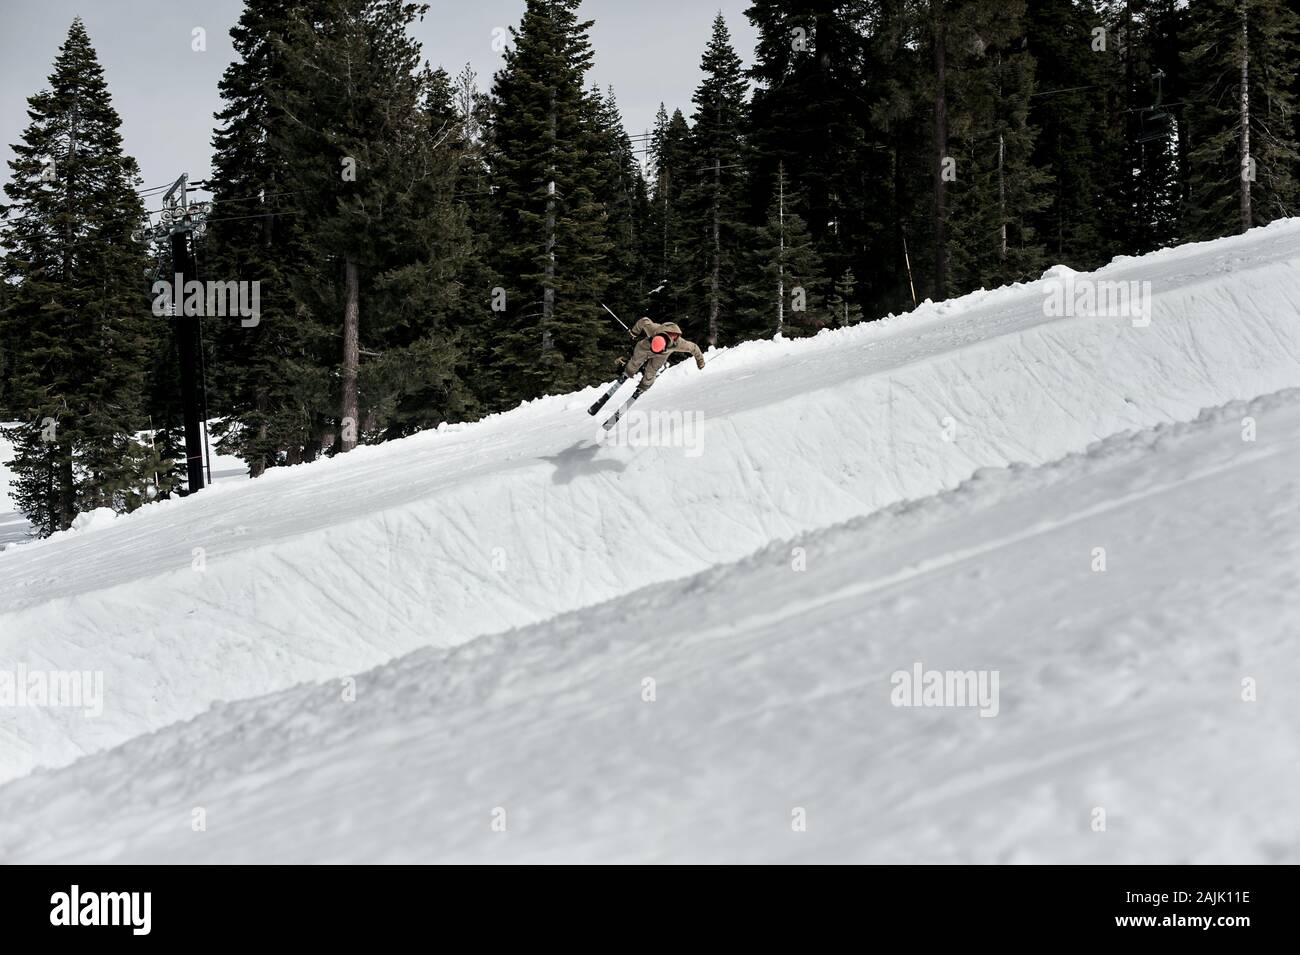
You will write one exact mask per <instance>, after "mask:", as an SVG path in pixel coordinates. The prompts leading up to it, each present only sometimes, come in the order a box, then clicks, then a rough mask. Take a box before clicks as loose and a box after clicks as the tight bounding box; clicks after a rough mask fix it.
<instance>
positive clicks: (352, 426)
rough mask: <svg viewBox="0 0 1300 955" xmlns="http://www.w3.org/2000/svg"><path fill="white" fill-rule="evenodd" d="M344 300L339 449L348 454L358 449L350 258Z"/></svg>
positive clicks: (353, 266)
mask: <svg viewBox="0 0 1300 955" xmlns="http://www.w3.org/2000/svg"><path fill="white" fill-rule="evenodd" d="M343 274H344V283H345V285H346V287H347V298H346V301H345V302H344V304H343V407H342V414H341V417H342V422H341V424H342V429H343V431H342V435H341V438H342V440H341V441H340V449H341V450H343V451H351V450H352V449H353V448H355V447H356V446H357V368H358V367H359V365H360V361H361V359H360V354H359V351H360V329H359V327H358V326H359V321H360V302H359V297H360V293H359V291H358V288H357V262H356V259H354V258H353V257H352V256H351V255H349V256H348V257H347V258H346V259H345V260H344V264H343Z"/></svg>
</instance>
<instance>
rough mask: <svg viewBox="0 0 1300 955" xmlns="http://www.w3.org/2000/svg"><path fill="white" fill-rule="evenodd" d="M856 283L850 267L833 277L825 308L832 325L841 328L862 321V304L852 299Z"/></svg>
mask: <svg viewBox="0 0 1300 955" xmlns="http://www.w3.org/2000/svg"><path fill="white" fill-rule="evenodd" d="M856 285H857V279H856V278H854V276H853V270H852V269H847V270H845V271H844V272H843V273H842V274H841V275H839V276H838V277H837V278H836V279H835V284H834V286H833V288H832V291H831V294H830V295H828V296H827V298H826V310H827V312H828V313H829V316H830V321H831V324H832V325H836V326H839V327H840V328H843V327H845V326H847V325H856V324H857V323H858V322H860V321H862V306H860V305H858V304H857V302H856V301H855V300H854V291H855V288H856Z"/></svg>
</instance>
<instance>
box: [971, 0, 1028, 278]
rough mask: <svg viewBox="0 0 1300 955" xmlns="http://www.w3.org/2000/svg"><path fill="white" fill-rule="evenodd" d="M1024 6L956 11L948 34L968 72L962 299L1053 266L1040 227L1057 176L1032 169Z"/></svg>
mask: <svg viewBox="0 0 1300 955" xmlns="http://www.w3.org/2000/svg"><path fill="white" fill-rule="evenodd" d="M1024 10H1025V6H1024V3H1023V2H1019V0H1009V2H1006V0H998V2H996V3H994V2H991V0H979V2H971V3H967V4H964V5H962V6H960V7H958V9H957V11H956V12H955V14H954V16H953V18H952V20H951V22H950V24H949V28H948V38H949V42H950V43H953V44H954V49H952V50H950V51H949V62H952V63H959V64H960V65H961V67H962V68H961V69H960V70H954V71H953V72H952V74H951V76H950V93H949V115H948V119H949V129H950V136H951V144H952V152H953V154H954V158H956V166H955V168H956V170H957V176H956V179H955V181H953V182H952V183H950V190H951V193H950V194H951V205H950V209H949V218H950V222H949V226H950V229H951V238H952V248H951V252H950V261H951V266H952V273H951V284H952V289H951V291H953V292H957V293H961V292H965V291H968V290H970V289H975V288H981V287H995V286H998V285H1004V284H1007V283H1009V282H1014V281H1022V280H1025V279H1029V278H1037V277H1038V275H1039V274H1041V272H1042V270H1043V267H1044V265H1045V262H1046V258H1045V255H1044V250H1043V248H1042V245H1041V244H1040V243H1039V241H1038V237H1037V235H1036V233H1035V231H1034V227H1033V221H1034V217H1035V216H1036V215H1037V214H1038V213H1040V212H1041V211H1042V209H1043V208H1044V207H1045V206H1046V204H1047V201H1048V195H1047V187H1048V185H1049V176H1048V175H1047V174H1046V173H1045V172H1044V171H1043V170H1041V169H1038V168H1036V167H1034V166H1033V165H1032V163H1031V158H1032V154H1033V146H1034V140H1035V137H1036V134H1037V131H1036V130H1035V129H1034V128H1033V127H1031V126H1030V125H1029V124H1028V114H1029V103H1030V96H1031V94H1032V92H1033V86H1034V74H1033V66H1034V64H1033V60H1032V58H1031V57H1030V56H1029V54H1028V53H1026V52H1025V43H1024V35H1023V32H1022V30H1021V23H1022V17H1023V14H1024ZM958 50H960V51H961V54H962V55H961V56H960V59H958V57H957V52H958Z"/></svg>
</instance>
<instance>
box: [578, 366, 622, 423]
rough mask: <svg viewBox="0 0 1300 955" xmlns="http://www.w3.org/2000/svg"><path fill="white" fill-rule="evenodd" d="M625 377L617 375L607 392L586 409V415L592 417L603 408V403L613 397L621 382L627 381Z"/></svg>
mask: <svg viewBox="0 0 1300 955" xmlns="http://www.w3.org/2000/svg"><path fill="white" fill-rule="evenodd" d="M627 377H628V376H627V375H619V376H618V377H617V378H616V379H614V383H613V384H612V385H610V386H609V390H608V391H606V392H605V393H604V394H603V395H601V396H600V397H599V398H597V399H596V403H595V404H594V405H592V406H591V407H590V408H588V409H587V414H589V415H594V414H595V413H596V412H597V411H599V410H600V409H601V408H603V407H605V402H607V401H609V399H610V398H613V397H614V392H616V391H618V389H619V387H620V386H621V385H622V384H623V382H625V381H627Z"/></svg>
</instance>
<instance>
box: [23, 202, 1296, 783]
mask: <svg viewBox="0 0 1300 955" xmlns="http://www.w3.org/2000/svg"><path fill="white" fill-rule="evenodd" d="M1297 265H1300V223H1297V222H1290V221H1288V222H1283V223H1278V224H1275V225H1273V226H1270V227H1268V228H1264V229H1258V230H1254V231H1252V232H1250V233H1248V234H1247V235H1245V236H1240V237H1234V238H1230V239H1224V240H1220V241H1217V242H1213V243H1204V244H1199V245H1193V246H1186V247H1183V248H1179V249H1173V250H1164V251H1161V252H1158V253H1154V254H1152V255H1148V256H1144V257H1141V258H1135V259H1123V260H1117V261H1116V262H1114V263H1112V264H1111V265H1110V266H1108V267H1106V268H1105V269H1102V270H1100V271H1099V272H1097V273H1093V274H1092V275H1090V276H1076V277H1074V278H1075V279H1077V280H1083V281H1085V282H1086V281H1106V282H1135V281H1136V282H1147V283H1150V286H1149V289H1150V292H1151V298H1150V313H1149V318H1150V321H1149V323H1147V324H1142V325H1139V326H1135V325H1134V324H1133V322H1132V321H1130V320H1129V319H1128V318H1125V317H1120V318H1114V317H1098V316H1092V315H1086V314H1085V315H1078V316H1073V317H1061V318H1055V317H1052V316H1050V315H1048V314H1045V312H1046V311H1048V309H1045V305H1044V303H1045V301H1046V300H1047V299H1048V298H1049V297H1050V293H1051V291H1052V289H1053V288H1055V287H1056V286H1057V283H1059V282H1061V281H1062V279H1063V276H1064V275H1065V272H1064V271H1062V270H1054V272H1053V273H1051V276H1050V277H1049V278H1045V279H1044V280H1040V281H1039V282H1035V283H1029V284H1026V285H1020V286H1015V287H1011V288H1006V289H999V290H996V291H991V292H978V293H975V294H972V295H968V296H965V297H964V298H961V299H957V300H954V301H951V302H945V303H940V304H928V303H927V304H926V305H924V306H922V307H921V308H920V309H918V310H917V311H916V312H914V313H911V314H909V315H906V316H901V317H897V318H892V319H890V320H888V321H884V322H878V323H872V324H864V325H861V326H857V327H853V328H849V329H842V330H837V331H833V332H827V333H823V334H822V335H819V336H818V337H816V338H815V339H811V340H803V341H776V342H756V343H749V344H746V345H742V346H739V347H736V348H732V349H728V350H725V351H722V352H718V353H715V354H714V355H713V356H712V358H711V361H710V364H709V365H708V366H707V368H706V369H705V371H704V372H703V373H697V372H696V370H695V369H694V368H693V367H690V366H686V367H677V368H674V369H673V370H672V371H671V372H669V373H668V374H666V375H664V376H663V377H662V378H661V380H660V381H659V382H658V383H657V384H656V386H655V388H654V390H653V391H651V392H650V393H649V395H647V396H646V398H645V399H644V400H642V401H641V402H639V403H638V411H639V412H640V413H641V414H642V415H651V416H653V415H655V414H657V413H659V414H662V413H671V412H681V413H684V414H686V415H690V416H692V418H691V420H692V421H698V422H699V423H700V424H699V427H700V430H699V432H698V435H696V438H697V440H695V441H693V442H692V446H690V447H679V446H667V447H663V446H649V447H644V446H629V445H627V444H620V443H618V442H617V441H615V442H612V443H611V442H601V441H598V440H597V437H596V432H597V429H596V425H595V424H594V423H593V421H592V419H590V418H589V417H588V416H587V415H586V414H585V409H586V407H587V406H588V405H589V404H590V403H591V401H592V400H593V399H594V397H595V396H596V394H597V390H596V389H594V388H592V389H588V390H586V391H584V392H582V393H580V394H576V395H563V396H557V397H550V398H546V399H541V400H538V401H535V402H531V403H528V404H526V405H524V406H522V407H520V408H518V409H516V410H514V411H512V412H509V413H507V414H503V415H497V416H494V417H492V418H489V419H487V420H485V421H482V422H479V423H477V424H474V425H468V426H462V427H455V428H442V429H439V430H438V431H436V432H430V433H426V434H423V435H419V436H416V437H414V438H410V439H407V440H404V441H400V442H394V443H392V444H389V445H385V446H380V447H374V448H362V449H358V450H357V451H356V452H355V453H352V454H349V455H346V456H344V457H340V458H337V459H334V460H331V461H328V462H322V463H320V464H316V465H312V466H308V467H302V468H296V469H286V470H283V471H277V472H273V473H270V474H268V475H267V476H266V477H264V478H261V479H259V480H258V481H255V482H249V483H247V484H243V485H239V486H237V487H231V486H229V485H227V486H218V487H216V488H214V489H212V491H211V492H205V493H204V494H203V495H200V496H198V497H196V498H195V499H193V500H188V501H175V502H167V503H163V504H158V505H153V506H150V507H148V508H145V509H144V510H142V511H141V512H139V513H137V514H135V515H132V516H130V517H129V518H125V519H120V520H116V521H112V522H108V523H106V524H103V525H102V526H101V525H99V524H96V526H94V527H92V528H89V529H87V530H85V531H78V532H72V533H68V534H62V535H57V536H56V537H55V538H53V539H50V540H48V541H44V542H39V543H34V544H28V545H23V546H20V547H11V548H9V549H8V550H6V551H5V552H4V553H0V669H4V668H5V667H8V668H9V669H13V668H15V667H16V666H17V665H18V664H19V663H21V664H22V665H24V666H26V667H27V668H29V669H41V668H43V669H46V670H51V671H66V670H77V671H102V672H103V674H104V691H105V697H106V699H105V710H104V713H103V715H102V716H101V717H98V718H93V719H91V718H85V717H84V716H82V715H81V714H80V713H79V712H76V711H73V710H69V709H50V708H45V709H41V710H31V709H26V710H24V709H10V710H8V711H0V778H4V777H8V776H14V775H18V774H21V773H23V772H26V771H28V770H29V769H30V768H31V767H32V766H34V765H58V764H62V763H66V762H69V761H71V760H72V759H75V758H76V757H77V756H78V755H81V754H83V753H86V752H89V751H93V750H96V749H99V748H102V747H106V746H110V745H113V744H115V743H118V742H121V741H122V740H125V739H127V738H130V737H132V736H135V735H137V734H139V733H141V732H145V731H147V730H150V729H155V728H157V727H160V726H163V725H166V724H168V723H171V722H174V721H176V720H178V719H183V718H186V717H189V716H192V715H193V714H195V713H197V712H199V711H201V710H202V709H204V708H205V707H207V706H208V705H209V704H210V703H211V702H213V701H215V700H229V699H235V698H243V697H251V696H257V695H260V694H264V693H268V692H271V691H274V690H278V689H282V688H285V687H288V686H291V685H293V684H295V683H298V682H302V681H307V680H317V679H321V678H324V677H329V676H337V675H340V674H345V673H351V672H355V671H358V670H361V669H364V668H366V667H368V666H372V665H375V664H377V663H380V662H382V661H385V660H388V659H390V658H392V657H393V656H395V655H397V654H400V653H403V652H406V651H409V650H412V649H414V648H417V647H422V646H443V647H446V646H451V645H456V644H460V643H463V642H465V641H467V640H470V639H472V638H474V637H476V636H480V635H483V634H487V633H492V632H497V631H501V630H504V629H507V628H510V627H517V626H522V625H527V624H531V623H535V622H537V621H541V620H544V619H547V618H549V617H552V616H554V615H555V614H558V613H561V612H565V611H569V610H573V609H576V608H580V607H584V606H588V605H591V604H594V603H598V602H600V601H603V600H607V599H610V598H613V597H616V596H618V595H620V594H625V593H628V592H630V591H632V590H634V589H636V588H639V587H642V586H644V585H647V584H653V583H659V582H664V581H668V580H671V579H675V578H681V577H684V576H687V575H689V574H692V573H695V572H698V571H701V570H703V569H706V568H708V567H711V566H714V565H717V564H721V563H725V562H730V561H735V560H737V559H739V558H742V557H744V556H745V555H747V554H750V553H752V552H754V551H755V550H757V549H759V548H761V547H763V546H765V545H766V544H768V543H770V542H771V541H773V540H777V539H786V538H793V537H796V536H798V535H799V534H801V533H805V532H808V531H811V530H813V529H816V528H822V527H826V526H828V525H831V524H834V523H838V522H841V521H845V520H848V519H850V518H853V517H857V516H860V515H865V514H869V513H872V512H874V511H877V510H879V509H880V508H882V507H885V506H886V505H889V504H891V503H894V502H897V501H901V500H907V499H914V498H919V497H923V496H926V495H931V494H934V493H936V492H939V491H942V490H945V489H950V488H953V487H955V486H957V485H958V484H959V483H960V482H961V481H963V480H964V479H966V478H968V477H970V475H971V474H972V473H973V472H975V471H976V470H977V469H979V468H983V467H990V466H1003V465H1008V464H1015V463H1020V464H1029V465H1036V464H1041V463H1043V462H1047V461H1051V460H1054V459H1057V458H1060V457H1062V456H1064V455H1066V454H1069V453H1071V452H1078V451H1081V450H1083V449H1084V448H1086V447H1088V446H1089V445H1090V444H1092V443H1093V442H1095V441H1097V440H1099V439H1102V438H1105V437H1107V436H1109V435H1113V434H1116V433H1118V432H1121V431H1125V430H1135V429H1141V428H1146V427H1150V426H1152V425H1158V424H1161V423H1165V422H1175V421H1186V420H1190V419H1192V418H1194V417H1196V415H1197V413H1198V412H1199V411H1200V410H1201V409H1202V408H1206V407H1213V406H1217V405H1221V404H1223V403H1225V402H1228V401H1231V400H1236V399H1249V398H1253V397H1255V396H1257V395H1261V394H1266V393H1270V392H1274V391H1278V390H1281V389H1283V388H1286V387H1290V386H1296V385H1300V357H1298V356H1300V348H1298V347H1297V346H1300V324H1298V323H1297V321H1296V314H1297V310H1298V309H1300V269H1298V268H1297ZM694 416H698V417H694ZM646 420H652V419H646ZM633 437H635V436H633ZM696 452H698V454H697V453H696Z"/></svg>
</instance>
